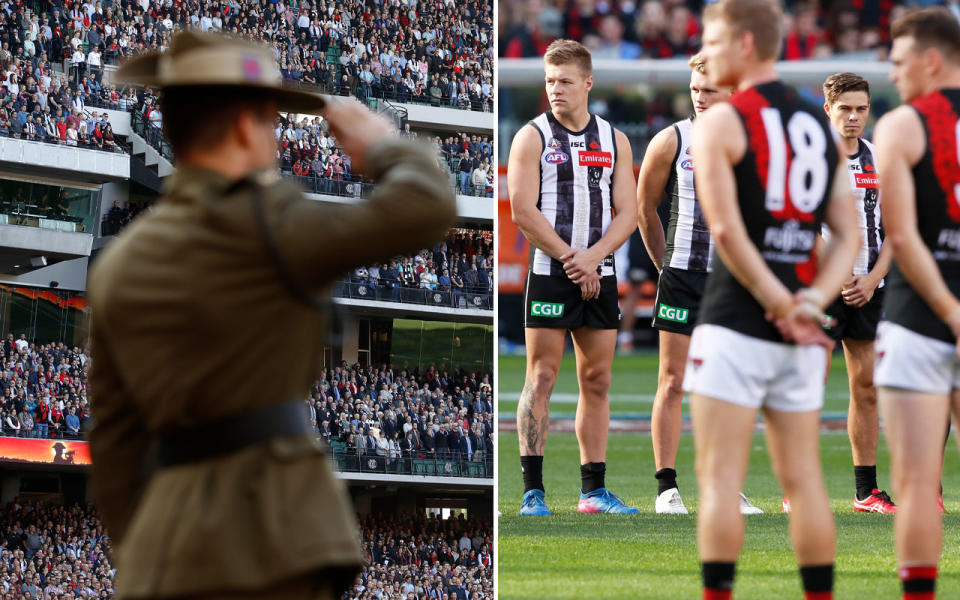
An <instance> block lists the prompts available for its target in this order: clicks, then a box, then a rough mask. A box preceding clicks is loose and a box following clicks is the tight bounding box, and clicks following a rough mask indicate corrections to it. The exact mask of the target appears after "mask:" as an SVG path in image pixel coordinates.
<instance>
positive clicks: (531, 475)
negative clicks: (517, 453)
mask: <svg viewBox="0 0 960 600" xmlns="http://www.w3.org/2000/svg"><path fill="white" fill-rule="evenodd" d="M520 470H521V471H522V472H523V493H524V494H526V493H527V492H529V491H530V490H541V491H542V490H543V457H542V456H521V457H520Z"/></svg>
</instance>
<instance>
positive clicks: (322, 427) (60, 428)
mask: <svg viewBox="0 0 960 600" xmlns="http://www.w3.org/2000/svg"><path fill="white" fill-rule="evenodd" d="M0 353H2V354H0V363H2V364H0V421H2V431H3V434H4V435H13V436H18V437H49V438H70V437H75V438H76V437H79V436H80V432H81V431H83V429H84V425H85V423H86V421H87V420H88V418H89V415H90V407H89V404H88V402H87V370H88V367H89V364H90V361H89V358H88V356H87V355H86V354H85V352H84V351H83V350H81V349H79V348H76V347H75V348H72V349H71V348H68V347H67V346H65V345H64V344H62V343H56V344H34V343H30V342H28V341H27V339H26V335H25V334H21V335H20V337H19V338H15V336H14V335H13V334H9V335H8V336H7V339H6V340H5V341H4V342H3V343H2V345H0ZM305 401H306V403H307V404H308V405H309V407H310V410H311V417H312V419H313V420H314V422H315V425H316V427H317V431H318V434H319V435H320V436H321V437H323V438H324V439H325V440H326V441H327V442H333V441H339V442H349V447H351V448H357V449H360V448H362V449H364V450H366V449H368V448H369V449H370V453H371V454H378V453H379V452H380V451H383V452H387V453H389V451H390V450H397V449H403V450H420V449H423V450H424V452H427V453H431V454H432V453H434V452H436V453H439V454H443V455H448V454H449V455H457V456H458V457H459V456H461V455H463V456H462V458H463V459H464V460H485V459H486V458H487V457H488V456H489V457H490V458H491V459H492V437H491V434H492V433H493V406H492V395H491V387H490V374H489V373H485V374H477V373H475V372H466V371H456V372H453V373H451V372H448V371H446V370H438V369H436V368H435V367H434V366H432V365H431V366H429V367H428V368H426V369H425V370H424V371H423V372H419V371H417V370H413V371H406V370H398V369H394V368H393V367H389V366H386V365H384V366H381V367H380V368H377V369H370V368H364V367H361V366H358V365H354V366H352V367H348V366H347V365H346V363H344V364H342V365H341V366H339V367H336V368H334V369H327V370H324V371H323V373H322V374H321V376H320V377H319V378H318V380H317V382H316V383H315V384H314V386H313V389H312V390H311V391H310V393H309V394H308V395H307V397H306V398H305ZM363 436H366V437H364V439H357V438H360V437H363ZM471 436H472V437H471ZM381 437H382V440H381V439H379V438H381ZM368 442H371V443H369V444H368ZM468 447H469V449H470V450H469V452H467V451H466V448H468ZM363 453H365V452H363ZM477 453H480V454H477ZM358 454H359V453H358ZM475 455H476V456H475Z"/></svg>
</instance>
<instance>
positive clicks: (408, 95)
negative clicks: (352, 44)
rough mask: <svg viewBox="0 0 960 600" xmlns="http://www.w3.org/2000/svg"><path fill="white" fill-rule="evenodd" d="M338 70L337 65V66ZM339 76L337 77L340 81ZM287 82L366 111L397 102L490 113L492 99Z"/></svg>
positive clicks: (392, 88)
mask: <svg viewBox="0 0 960 600" xmlns="http://www.w3.org/2000/svg"><path fill="white" fill-rule="evenodd" d="M337 66H338V67H339V63H338V64H337ZM341 78H342V75H341V76H340V77H338V79H341ZM287 81H288V82H291V83H293V84H294V85H297V86H300V87H304V88H307V89H309V90H311V91H316V92H319V93H321V94H328V95H331V96H352V97H354V98H356V99H358V100H360V101H361V102H365V103H367V105H369V106H370V108H373V109H376V108H377V105H378V102H380V103H382V102H385V101H392V102H398V103H400V104H419V105H421V106H432V107H434V108H452V109H457V110H466V111H474V112H488V113H489V112H493V96H492V95H491V96H489V97H487V98H486V99H483V98H480V99H477V98H476V97H474V98H473V99H471V98H469V97H467V96H463V95H458V96H454V97H453V98H451V96H450V94H447V93H442V92H441V94H440V95H439V96H430V95H429V94H428V93H426V91H424V92H421V93H419V94H417V93H414V92H410V91H404V90H399V91H398V90H396V89H395V88H394V86H393V85H390V86H382V85H381V86H376V85H371V86H369V87H370V90H369V91H367V90H366V89H365V88H366V86H364V85H362V84H357V85H356V86H350V85H345V84H342V83H332V82H327V83H325V84H315V83H310V82H305V81H302V80H298V79H287Z"/></svg>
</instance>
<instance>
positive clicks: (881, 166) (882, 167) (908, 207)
mask: <svg viewBox="0 0 960 600" xmlns="http://www.w3.org/2000/svg"><path fill="white" fill-rule="evenodd" d="M925 139H926V135H925V133H924V131H923V125H922V123H921V122H920V118H919V117H918V116H917V114H916V113H915V112H914V111H913V110H912V109H911V108H910V107H907V106H902V107H900V108H897V109H895V110H893V111H890V112H889V113H887V114H886V115H884V116H883V117H882V118H881V119H880V120H879V121H877V127H876V134H875V140H876V142H875V143H876V146H877V154H878V155H879V156H878V161H877V163H878V164H877V171H878V172H879V173H880V187H881V189H882V190H883V203H882V204H881V205H880V211H881V217H882V219H883V225H884V228H885V231H886V239H885V243H884V246H889V247H891V248H892V250H893V258H895V259H896V260H897V266H898V267H899V269H900V271H901V272H902V273H903V276H904V277H905V278H906V279H907V282H908V283H909V284H910V286H911V287H912V288H913V289H914V290H916V292H917V293H918V294H919V295H920V297H922V298H923V299H924V300H925V301H926V302H927V304H928V305H929V306H930V308H931V309H932V310H933V312H934V313H936V315H937V316H938V317H940V318H941V319H942V320H943V321H944V322H945V323H946V324H947V325H948V326H949V327H950V329H951V330H952V331H953V333H954V335H956V336H957V337H958V338H960V301H958V300H957V298H956V297H955V296H954V295H953V294H952V293H951V292H950V289H949V288H948V287H947V284H946V282H944V280H943V277H942V276H941V274H940V269H939V268H938V267H937V263H936V261H935V260H934V258H933V255H932V254H931V253H930V250H929V249H928V248H927V247H926V245H925V244H924V243H923V239H922V238H921V237H920V232H919V230H918V229H917V209H916V195H915V189H914V185H913V176H912V173H911V169H912V168H913V166H914V165H916V164H917V163H918V162H919V161H920V159H921V157H922V156H923V152H924V140H925Z"/></svg>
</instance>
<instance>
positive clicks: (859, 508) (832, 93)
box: [823, 73, 896, 514]
mask: <svg viewBox="0 0 960 600" xmlns="http://www.w3.org/2000/svg"><path fill="white" fill-rule="evenodd" d="M823 95H824V99H825V102H824V105H823V108H824V110H825V111H826V113H827V116H828V117H829V118H830V124H831V125H832V126H833V129H834V131H835V132H836V133H837V135H838V139H839V145H840V148H841V150H843V151H844V152H845V153H846V155H847V160H846V166H847V171H848V173H849V175H850V189H851V191H852V192H853V196H854V200H855V204H856V207H857V217H858V219H859V224H860V237H861V238H862V241H861V247H860V253H859V254H857V261H856V263H854V266H853V274H852V276H851V277H850V279H848V280H847V281H845V282H844V284H843V289H842V290H841V293H840V297H839V298H837V300H836V301H834V302H833V304H831V305H830V306H829V307H828V308H827V310H826V313H827V314H828V315H830V316H831V317H832V318H833V320H834V323H833V324H832V325H831V326H830V327H829V328H828V329H827V334H828V335H829V336H830V337H831V338H833V339H834V340H835V341H838V342H842V343H843V353H844V357H845V358H846V364H847V375H848V377H849V378H850V407H849V410H848V413H847V433H848V434H849V436H850V447H851V449H852V450H853V465H854V466H853V470H854V477H855V481H856V487H857V492H856V496H855V498H854V501H853V509H854V511H855V512H878V513H883V514H891V513H893V512H896V506H895V505H894V504H893V502H892V501H891V500H890V497H889V496H888V495H887V494H886V492H884V491H882V490H880V489H878V488H879V487H880V486H879V485H878V484H877V440H878V438H879V416H878V414H877V388H876V387H875V386H874V384H873V363H874V341H875V340H876V338H877V324H878V323H879V322H880V316H881V314H882V306H883V291H884V277H885V276H886V275H887V271H888V270H889V269H890V259H891V257H892V255H893V252H892V250H891V248H890V247H889V246H885V245H884V244H883V227H882V226H881V223H880V202H881V198H880V189H879V182H878V173H877V168H876V165H877V154H876V150H875V149H874V147H873V144H871V143H870V142H868V141H867V140H865V139H863V138H862V137H860V136H861V135H862V134H863V129H864V127H865V126H866V124H867V117H868V116H869V113H870V84H869V83H868V82H867V80H866V79H864V78H863V77H861V76H859V75H857V74H856V73H836V74H834V75H831V76H830V77H828V78H827V79H826V81H824V83H823ZM823 238H824V240H828V239H829V228H828V227H826V225H824V230H823Z"/></svg>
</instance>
